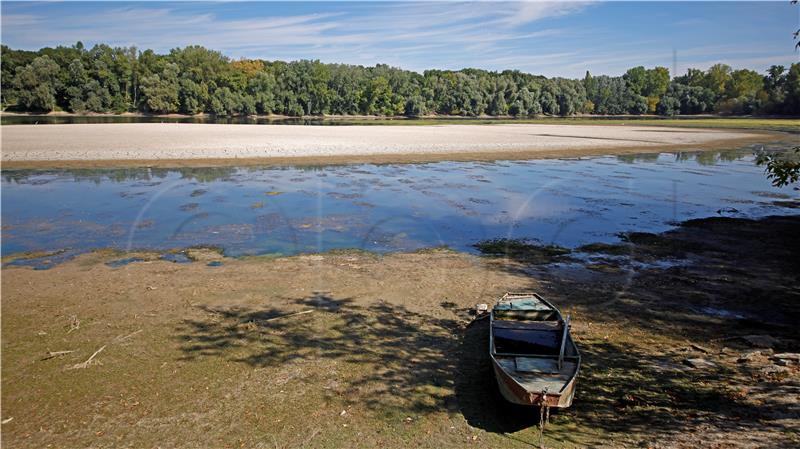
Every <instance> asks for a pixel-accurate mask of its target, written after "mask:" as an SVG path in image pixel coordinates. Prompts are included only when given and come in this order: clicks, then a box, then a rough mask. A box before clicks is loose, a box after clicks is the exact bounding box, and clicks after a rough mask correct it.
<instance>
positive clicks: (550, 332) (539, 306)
mask: <svg viewBox="0 0 800 449" xmlns="http://www.w3.org/2000/svg"><path fill="white" fill-rule="evenodd" d="M489 317H490V331H489V332H490V334H489V354H490V356H491V359H492V365H493V366H494V373H495V377H496V378H497V384H498V386H499V387H500V392H501V393H502V394H503V397H505V398H506V400H508V401H509V402H513V403H515V404H522V405H536V406H542V405H546V406H548V407H559V408H564V407H569V406H570V405H571V404H572V397H573V396H574V395H575V379H576V377H577V376H578V370H579V369H580V366H581V355H580V352H578V347H577V346H576V345H575V342H574V341H573V340H572V336H570V333H569V316H567V319H566V320H565V319H564V318H562V316H561V312H559V310H558V309H557V308H556V307H555V306H553V305H552V304H550V303H549V302H547V301H546V300H545V299H544V298H542V297H541V296H539V295H537V294H536V293H506V294H505V295H504V296H503V297H502V298H501V299H500V301H498V303H497V304H496V305H495V306H494V308H492V311H491V313H490V316H489Z"/></svg>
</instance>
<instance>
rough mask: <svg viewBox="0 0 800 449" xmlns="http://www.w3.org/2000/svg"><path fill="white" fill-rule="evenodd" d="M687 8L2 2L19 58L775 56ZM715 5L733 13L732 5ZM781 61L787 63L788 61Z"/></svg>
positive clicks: (553, 60)
mask: <svg viewBox="0 0 800 449" xmlns="http://www.w3.org/2000/svg"><path fill="white" fill-rule="evenodd" d="M685 5H686V4H678V3H675V4H673V3H669V4H668V7H662V6H659V7H658V8H652V7H648V6H647V4H646V3H611V4H609V3H597V2H576V1H566V2H564V1H561V2H537V1H527V2H502V1H493V2H487V1H482V2H452V1H437V2H405V3H401V2H379V3H366V2H363V3H359V2H355V3H352V2H350V3H337V2H326V3H303V2H298V3H270V2H265V3H256V2H251V3H227V2H223V3H206V2H201V3H188V2H187V3H183V2H178V3H176V2H172V3H166V2H138V3H114V2H106V3H103V2H99V3H90V4H87V3H36V2H24V3H21V2H8V1H3V2H2V3H0V6H1V7H2V41H3V43H4V44H7V45H10V46H12V47H15V48H26V49H36V48H40V47H43V46H55V45H71V44H73V43H74V42H76V41H78V40H80V41H82V42H84V44H86V45H92V44H95V43H101V42H102V43H108V44H110V45H115V46H130V45H135V46H138V47H139V48H152V49H154V50H156V51H157V52H167V51H169V50H170V49H172V48H175V47H182V46H186V45H194V44H198V45H203V46H206V47H209V48H213V49H216V50H220V51H222V52H223V53H225V54H226V55H228V56H231V57H234V58H238V57H251V58H263V59H284V60H295V59H320V60H323V61H325V62H343V63H351V64H364V65H373V64H376V63H387V64H391V65H395V66H400V67H403V68H407V69H411V70H417V71H422V70H426V69H430V68H443V69H459V68H464V67H478V68H484V69H490V70H502V69H519V70H525V71H530V72H534V73H541V74H544V75H547V76H554V75H561V76H580V75H582V73H583V71H585V70H586V69H590V70H592V73H608V74H619V73H622V72H624V70H625V69H626V68H627V67H629V66H631V65H640V64H642V65H665V66H671V59H672V48H677V49H678V54H679V58H681V62H682V63H683V62H695V61H697V62H698V63H701V62H705V61H710V60H713V59H715V58H722V57H724V58H727V59H729V60H739V61H749V62H750V63H753V64H755V63H757V60H758V57H757V56H758V54H757V52H759V51H761V52H762V54H764V55H765V56H764V58H767V59H769V60H770V61H771V60H773V59H776V58H780V57H781V56H780V54H781V53H780V51H770V52H767V50H766V49H765V48H764V45H763V43H762V42H761V41H759V40H758V39H760V38H754V37H752V36H745V37H742V38H741V42H739V41H736V42H734V41H732V40H731V38H730V37H729V35H727V34H726V33H727V32H728V30H730V29H736V27H732V26H730V25H726V24H724V23H720V24H717V23H716V22H717V20H709V16H708V15H706V16H702V17H700V16H698V17H695V15H694V13H693V12H692V14H687V13H686V11H684V12H683V13H681V12H680V11H678V12H673V13H670V11H671V10H672V9H676V8H678V9H680V8H690V6H685ZM719 8H720V11H729V10H730V9H732V8H733V7H728V6H726V5H723V6H720V7H719ZM723 8H724V9H723ZM639 10H641V11H639ZM620 11H623V13H624V14H622V15H620ZM654 11H655V12H656V13H657V14H654ZM627 15H630V17H627ZM660 15H666V16H669V20H666V19H661V18H660ZM717 16H718V15H717ZM717 16H714V17H715V18H716V17H717ZM742 20H744V19H742ZM646 24H649V25H646ZM712 26H716V27H717V28H716V31H715V36H714V37H713V38H712V37H710V36H711V34H710V32H709V33H704V34H703V36H704V37H703V39H696V38H693V37H692V36H696V35H697V34H695V35H693V34H692V33H693V32H697V31H698V30H703V31H704V32H705V31H707V30H708V29H709V27H712ZM773 28H774V27H773ZM789 28H791V26H790V27H789ZM767 31H768V32H773V30H772V29H769V30H767ZM740 34H741V33H740ZM762 34H763V33H762ZM706 36H708V37H706ZM720 42H722V43H721V44H720ZM789 47H790V46H789V45H788V44H787V48H789ZM751 50H754V51H755V52H756V54H751V53H753V52H752V51H751ZM773 50H774V48H773ZM767 54H768V55H772V54H774V55H775V56H766V55H767ZM786 54H788V55H789V57H791V52H787V53H786ZM736 58H738V59H736ZM784 59H786V56H784ZM764 60H766V59H764ZM679 67H683V65H682V64H681V65H679Z"/></svg>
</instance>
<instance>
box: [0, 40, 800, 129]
mask: <svg viewBox="0 0 800 449" xmlns="http://www.w3.org/2000/svg"><path fill="white" fill-rule="evenodd" d="M0 52H1V54H0V58H2V91H0V102H2V107H3V108H4V109H8V110H17V111H29V112H49V111H53V110H63V111H69V112H76V113H83V112H112V113H123V112H145V113H154V114H169V113H182V114H199V113H209V114H215V115H220V116H231V115H253V114H280V115H287V116H302V115H332V114H341V115H382V116H396V115H405V116H422V115H429V114H439V115H457V116H481V115H491V116H515V117H527V116H536V115H541V114H546V115H560V116H569V115H574V114H602V115H620V114H661V115H667V116H672V115H679V114H704V113H720V114H737V115H741V114H782V115H800V63H795V64H792V65H791V67H789V68H788V69H787V68H786V67H784V66H778V65H773V66H771V67H770V68H769V69H768V70H767V71H766V72H765V73H764V74H760V73H758V72H755V71H753V70H748V69H740V70H734V69H732V68H731V67H729V66H727V65H725V64H717V65H714V66H712V67H711V68H709V69H708V70H705V71H703V70H698V69H689V70H688V71H687V73H686V74H685V75H681V76H677V77H674V78H673V77H671V76H670V73H669V70H667V69H666V68H664V67H655V68H651V69H646V68H644V67H634V68H631V69H630V70H628V71H627V72H626V73H625V74H624V75H622V76H606V75H601V76H592V75H591V74H590V73H589V72H588V71H587V72H586V76H585V77H584V78H583V79H577V80H576V79H567V78H546V77H544V76H539V75H532V74H528V73H523V72H520V71H516V70H505V71H502V72H492V71H486V70H478V69H463V70H457V71H453V70H427V71H425V72H424V73H423V74H419V73H416V72H412V71H408V70H402V69H399V68H394V67H389V66H387V65H383V64H378V65H376V66H374V67H363V66H357V65H346V64H323V63H321V62H319V61H309V60H301V61H293V62H283V61H264V60H259V59H241V60H232V59H230V58H228V57H226V56H224V55H223V54H222V53H220V52H218V51H214V50H209V49H206V48H204V47H201V46H188V47H185V48H176V49H173V50H171V51H170V52H169V53H168V54H165V55H160V54H156V53H155V52H154V51H153V50H144V51H140V50H138V49H137V48H135V47H127V48H126V47H110V46H108V45H102V44H101V45H95V46H94V47H92V48H90V49H87V48H85V47H84V45H83V44H82V43H80V42H78V43H77V44H75V45H73V46H70V47H67V46H59V47H56V48H42V49H40V50H38V51H25V50H13V49H10V48H8V47H7V46H5V45H3V46H1V47H0Z"/></svg>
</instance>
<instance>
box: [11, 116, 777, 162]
mask: <svg viewBox="0 0 800 449" xmlns="http://www.w3.org/2000/svg"><path fill="white" fill-rule="evenodd" d="M0 132H2V162H3V164H4V165H5V166H6V167H9V168H13V167H27V166H30V167H37V166H40V167H41V166H55V165H59V166H62V165H67V166H95V165H142V164H146V165H175V164H176V163H178V164H187V165H197V164H202V165H230V164H236V165H244V164H248V163H285V162H304V163H315V162H323V163H326V162H407V161H418V160H420V161H421V160H437V159H439V160H440V159H498V158H503V159H520V158H526V159H527V158H547V157H573V156H583V155H598V154H620V153H634V152H647V151H663V150H671V149H684V148H685V149H707V148H719V147H723V146H728V145H732V144H742V143H747V142H754V141H759V142H764V141H767V140H771V139H774V138H775V135H771V134H768V133H764V132H758V131H731V130H725V131H721V130H708V129H686V128H661V127H652V126H627V125H626V126H598V125H538V124H510V125H508V124H504V125H491V126H473V125H441V126H292V125H282V126H255V125H217V124H180V123H136V124H69V125H40V126H36V125H27V126H26V125H19V126H4V127H2V128H1V129H0ZM55 161H58V163H57V164H54V163H53V162H55Z"/></svg>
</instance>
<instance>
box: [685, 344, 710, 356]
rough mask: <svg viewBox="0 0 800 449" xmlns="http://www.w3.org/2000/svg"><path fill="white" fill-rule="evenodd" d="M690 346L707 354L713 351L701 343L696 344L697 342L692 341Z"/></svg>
mask: <svg viewBox="0 0 800 449" xmlns="http://www.w3.org/2000/svg"><path fill="white" fill-rule="evenodd" d="M689 347H691V348H692V349H694V350H695V351H700V352H704V353H706V354H709V353H711V350H710V349H708V348H706V347H705V346H700V345H696V344H694V343H692V344H691V345H689Z"/></svg>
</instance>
